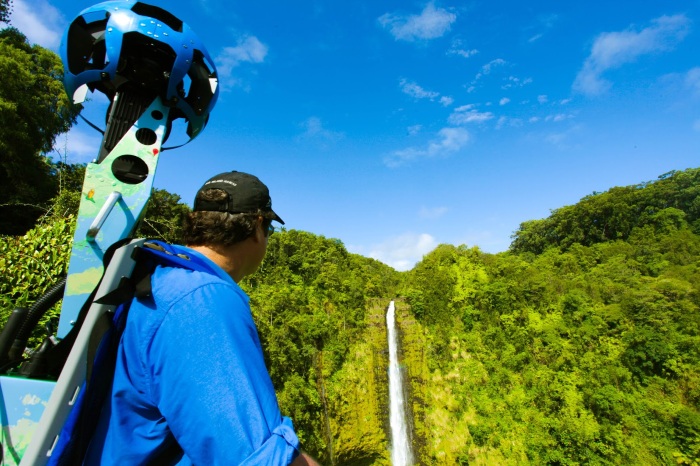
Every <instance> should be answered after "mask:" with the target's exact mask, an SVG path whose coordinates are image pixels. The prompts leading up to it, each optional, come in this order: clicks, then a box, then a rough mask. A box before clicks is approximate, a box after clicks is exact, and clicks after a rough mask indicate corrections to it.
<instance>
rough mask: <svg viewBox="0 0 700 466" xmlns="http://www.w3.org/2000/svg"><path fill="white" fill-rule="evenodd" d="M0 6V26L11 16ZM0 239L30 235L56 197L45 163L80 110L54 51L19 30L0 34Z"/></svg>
mask: <svg viewBox="0 0 700 466" xmlns="http://www.w3.org/2000/svg"><path fill="white" fill-rule="evenodd" d="M8 7H9V3H8V2H3V3H2V8H0V20H2V14H3V12H4V11H5V12H6V11H7V10H6V9H7V8H8ZM0 76H2V86H0V154H2V157H1V158H0V234H11V235H18V234H23V233H25V232H26V231H27V230H29V229H30V228H31V227H32V225H33V224H34V223H35V222H36V220H37V218H39V216H41V215H43V214H44V213H45V210H44V209H43V208H42V205H43V204H45V203H46V202H47V201H48V200H49V199H50V198H52V197H54V196H55V195H56V193H57V191H58V187H57V185H56V177H55V176H54V175H55V173H53V170H54V166H53V165H52V163H51V161H50V160H49V159H48V158H47V157H45V154H47V153H48V152H50V151H51V149H52V148H53V144H54V141H55V139H56V136H58V135H59V134H61V133H64V132H66V131H68V129H69V128H70V127H71V125H72V124H73V123H74V122H75V118H76V116H77V113H78V111H79V110H80V109H79V107H77V106H73V105H71V104H70V102H69V100H68V96H67V95H66V93H65V91H64V90H63V83H62V78H63V65H62V64H61V60H60V58H59V57H58V55H56V54H55V53H53V52H52V51H50V50H47V49H45V48H43V47H40V46H38V45H30V44H29V43H28V41H27V39H26V37H25V36H24V35H23V34H22V33H21V32H19V31H18V30H17V29H15V28H12V27H8V28H5V29H2V30H0Z"/></svg>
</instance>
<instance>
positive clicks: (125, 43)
mask: <svg viewBox="0 0 700 466" xmlns="http://www.w3.org/2000/svg"><path fill="white" fill-rule="evenodd" d="M61 58H62V59H63V64H64V86H65V88H66V92H67V93H68V95H69V96H70V97H71V98H72V99H73V101H74V102H76V103H79V102H82V101H83V100H84V98H85V95H86V94H87V91H88V89H89V90H90V91H95V90H97V91H100V92H102V93H104V94H105V95H107V97H108V98H109V99H110V101H113V99H114V96H115V94H116V93H117V92H120V93H121V92H128V91H133V92H141V93H146V94H152V95H153V97H154V98H155V97H156V96H160V97H161V98H162V99H163V102H164V103H165V104H166V105H168V106H170V107H171V111H170V115H169V121H168V123H169V126H170V124H171V123H172V120H174V119H177V118H184V119H185V120H186V121H187V135H188V136H189V137H190V139H194V138H195V137H196V136H197V135H198V134H199V133H200V132H201V131H202V130H203V129H204V127H205V126H206V124H207V122H208V120H209V114H210V113H211V111H212V109H213V108H214V105H215V104H216V100H217V98H218V95H219V88H218V79H217V73H216V67H215V66H214V62H213V61H212V59H211V57H210V56H209V53H208V52H207V50H206V48H205V47H204V44H202V42H201V41H200V39H199V38H198V37H197V36H196V35H195V33H194V32H193V31H192V30H191V29H190V28H189V26H187V24H185V23H184V22H182V21H181V20H179V19H178V18H176V17H175V16H174V15H172V14H171V13H169V12H167V11H165V10H163V9H162V8H159V7H156V6H153V5H148V4H146V3H143V2H138V1H133V0H113V1H107V2H103V3H99V4H97V5H94V6H92V7H90V8H87V9H85V10H83V11H82V12H80V14H79V15H78V16H77V17H76V18H75V19H74V20H73V22H72V23H71V24H70V26H69V27H68V29H66V32H65V34H64V36H63V41H62V44H61Z"/></svg>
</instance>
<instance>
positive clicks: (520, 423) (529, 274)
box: [405, 170, 700, 465]
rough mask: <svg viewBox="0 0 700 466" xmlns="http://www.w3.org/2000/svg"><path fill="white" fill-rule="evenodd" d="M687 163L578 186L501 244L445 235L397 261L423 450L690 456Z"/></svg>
mask: <svg viewBox="0 0 700 466" xmlns="http://www.w3.org/2000/svg"><path fill="white" fill-rule="evenodd" d="M699 176H700V170H688V171H685V172H676V173H672V174H669V175H666V176H663V177H662V178H661V179H660V180H658V181H656V182H654V183H648V184H645V185H640V186H633V187H626V188H614V189H611V190H610V191H608V192H606V193H600V194H596V195H593V196H589V197H586V198H584V199H583V200H582V201H581V202H580V203H578V204H576V205H574V206H569V207H564V208H561V209H558V210H555V211H554V212H553V213H552V215H551V216H550V217H549V218H547V219H544V220H539V221H535V222H526V223H524V224H523V225H522V226H521V229H520V230H519V231H518V232H517V233H516V235H515V241H514V242H513V247H512V251H511V252H508V253H503V254H498V255H490V254H484V253H482V252H480V251H479V250H478V249H476V248H472V249H469V248H466V247H464V246H460V247H454V246H448V245H442V246H440V247H438V248H437V249H436V250H435V251H433V252H432V253H431V254H429V255H428V256H426V257H425V258H424V260H423V261H422V262H421V263H420V264H418V265H417V266H416V267H415V269H414V270H412V271H411V272H409V273H408V274H407V277H406V281H405V284H406V288H405V295H406V299H407V302H408V303H409V304H410V305H411V308H412V309H413V313H414V314H415V315H416V318H417V319H418V320H419V321H420V322H421V323H423V325H424V335H425V338H426V340H427V342H428V344H427V350H428V351H429V354H428V356H427V358H426V359H427V364H428V367H429V370H428V375H427V376H426V375H423V376H422V377H421V378H420V384H425V385H427V386H428V387H429V389H427V390H428V392H430V393H432V396H431V398H430V400H420V401H422V402H424V405H422V406H419V407H418V408H419V409H418V410H417V413H416V418H417V421H418V422H417V423H416V425H417V426H418V427H420V428H421V429H420V431H419V432H418V433H419V435H420V436H422V437H423V438H424V443H425V444H426V445H430V446H433V447H432V448H426V449H424V450H423V451H422V453H423V459H424V461H426V462H427V463H429V464H455V463H459V462H462V463H465V464H467V463H470V464H471V463H473V464H524V463H534V464H581V463H589V464H645V465H646V464H697V462H698V461H699V460H700V413H699V410H698V407H699V403H700V307H699V306H700V294H699V291H700V269H699V268H698V264H699V259H700V237H699V236H698V235H697V234H696V233H695V231H696V225H697V223H696V222H697V206H698V204H697V203H698V202H699V200H700V197H699V196H698V194H697V193H698V189H700V178H698V177H699ZM692 193H695V194H692ZM415 363H420V361H416V362H415ZM414 383H415V380H414ZM420 384H419V385H420ZM416 395H417V398H420V396H419V395H420V393H416ZM448 427H449V429H450V430H449V431H448ZM448 432H449V433H448ZM455 438H458V439H459V440H460V441H459V442H454V441H452V442H451V441H450V440H451V439H455Z"/></svg>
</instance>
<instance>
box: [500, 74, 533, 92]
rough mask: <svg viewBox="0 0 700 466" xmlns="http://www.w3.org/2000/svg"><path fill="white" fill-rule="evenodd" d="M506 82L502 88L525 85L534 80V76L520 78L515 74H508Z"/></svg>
mask: <svg viewBox="0 0 700 466" xmlns="http://www.w3.org/2000/svg"><path fill="white" fill-rule="evenodd" d="M505 81H506V83H505V84H504V85H502V86H501V89H510V88H513V87H523V86H525V85H527V84H530V83H531V82H532V78H525V79H520V78H518V77H515V76H508V77H507V78H506V79H505Z"/></svg>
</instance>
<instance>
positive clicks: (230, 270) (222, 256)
mask: <svg viewBox="0 0 700 466" xmlns="http://www.w3.org/2000/svg"><path fill="white" fill-rule="evenodd" d="M187 247H188V248H190V249H194V250H195V251H197V252H198V253H200V254H202V255H203V256H205V257H206V258H208V259H209V260H211V261H212V262H213V263H215V264H216V265H218V266H219V267H221V268H222V269H223V270H224V272H226V273H227V274H229V276H230V277H231V278H232V279H233V281H234V282H236V283H238V282H239V281H241V279H242V278H243V277H244V276H245V274H244V272H243V271H242V270H241V268H240V260H239V257H238V256H239V254H237V249H238V248H236V245H233V246H189V245H188V246H187Z"/></svg>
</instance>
